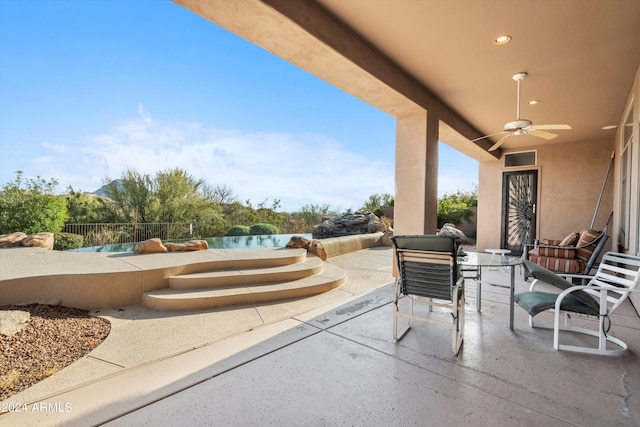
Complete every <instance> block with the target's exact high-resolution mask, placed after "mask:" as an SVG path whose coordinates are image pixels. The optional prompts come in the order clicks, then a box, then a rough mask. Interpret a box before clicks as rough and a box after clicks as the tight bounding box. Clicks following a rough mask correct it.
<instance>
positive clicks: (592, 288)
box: [555, 285, 640, 316]
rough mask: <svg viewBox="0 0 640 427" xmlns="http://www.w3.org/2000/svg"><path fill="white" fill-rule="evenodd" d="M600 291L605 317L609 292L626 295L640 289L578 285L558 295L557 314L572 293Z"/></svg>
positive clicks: (601, 311) (601, 306)
mask: <svg viewBox="0 0 640 427" xmlns="http://www.w3.org/2000/svg"><path fill="white" fill-rule="evenodd" d="M586 290H589V291H598V292H599V293H600V301H599V306H600V315H601V316H604V315H606V314H607V311H608V310H607V308H608V307H607V291H615V292H618V293H624V292H639V291H640V289H626V288H618V287H616V286H611V285H599V286H586V285H576V286H572V287H570V288H567V289H565V290H564V291H562V292H560V294H559V295H558V298H557V299H556V305H555V310H556V312H559V311H560V306H561V305H562V300H563V299H564V298H565V297H566V296H567V295H569V294H570V293H572V292H576V291H586Z"/></svg>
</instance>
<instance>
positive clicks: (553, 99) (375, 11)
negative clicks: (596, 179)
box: [318, 0, 640, 148]
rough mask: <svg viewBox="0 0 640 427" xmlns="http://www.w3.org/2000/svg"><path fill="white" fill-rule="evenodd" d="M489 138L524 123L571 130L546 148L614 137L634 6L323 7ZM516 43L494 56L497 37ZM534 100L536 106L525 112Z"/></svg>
mask: <svg viewBox="0 0 640 427" xmlns="http://www.w3.org/2000/svg"><path fill="white" fill-rule="evenodd" d="M318 3H320V4H321V5H322V6H323V7H325V8H326V9H327V10H328V11H329V12H330V13H331V14H333V15H335V16H336V17H337V18H338V19H339V20H341V21H343V22H344V23H345V24H347V25H348V26H350V27H351V28H352V29H353V30H354V31H355V32H357V33H358V34H359V35H360V36H361V37H362V38H364V39H366V40H367V41H368V42H369V43H371V44H373V45H374V46H375V47H377V48H378V49H379V50H380V51H381V52H382V53H383V54H385V55H386V56H388V57H389V58H390V59H391V60H392V61H394V62H396V63H397V64H399V66H400V67H402V68H404V69H405V70H406V71H407V72H408V73H410V74H411V75H412V76H413V77H414V78H416V79H417V80H419V81H420V82H421V83H422V84H424V85H425V86H427V87H428V88H429V89H430V90H431V91H433V92H434V93H435V94H436V95H437V96H438V97H439V98H440V99H441V100H442V101H444V102H445V103H446V104H448V105H449V106H450V107H452V108H453V109H454V110H456V111H457V112H459V113H460V114H461V115H462V116H463V117H465V118H466V119H467V120H468V121H469V122H470V123H471V124H472V125H473V126H475V127H476V128H477V129H478V130H479V131H480V132H482V133H484V134H492V133H496V132H499V131H501V130H502V129H503V126H504V124H505V123H506V122H508V121H511V120H515V118H516V82H515V81H514V80H513V79H512V76H513V74H515V73H517V72H521V71H524V72H527V73H528V76H527V77H526V78H525V79H524V81H523V82H522V88H521V93H522V100H521V114H520V115H521V117H522V118H527V119H530V120H532V121H533V123H534V125H535V124H556V123H567V124H569V125H571V126H572V128H573V129H572V130H569V131H557V133H558V135H559V136H558V137H557V138H556V139H554V140H551V141H550V142H547V141H545V140H544V139H541V138H535V137H533V136H519V137H513V138H510V139H509V140H508V142H506V143H505V147H510V148H516V147H519V146H527V145H532V144H545V143H560V142H568V141H582V140H590V139H599V138H603V137H613V135H614V134H615V130H607V131H605V130H602V129H601V128H602V127H603V126H605V125H612V124H618V121H619V120H620V118H621V117H622V115H623V113H624V111H623V110H624V108H625V104H626V102H627V98H628V96H629V93H630V90H631V87H632V84H633V79H634V76H635V74H636V72H637V70H638V67H639V65H640V1H638V0H607V1H603V0H538V1H531V0H528V1H517V0H483V1H476V0H394V1H390V0H348V1H344V0H318ZM502 34H509V35H511V37H512V40H511V42H510V43H508V44H506V45H504V46H494V45H493V43H492V41H493V40H494V39H495V38H496V37H497V36H499V35H502ZM532 99H537V100H540V103H539V104H538V105H533V106H532V105H528V104H527V102H528V101H529V100H532Z"/></svg>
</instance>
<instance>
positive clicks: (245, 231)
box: [227, 225, 251, 236]
mask: <svg viewBox="0 0 640 427" xmlns="http://www.w3.org/2000/svg"><path fill="white" fill-rule="evenodd" d="M250 234H251V229H250V228H249V227H248V226H246V225H236V226H235V227H231V228H230V229H229V231H227V236H249V235H250Z"/></svg>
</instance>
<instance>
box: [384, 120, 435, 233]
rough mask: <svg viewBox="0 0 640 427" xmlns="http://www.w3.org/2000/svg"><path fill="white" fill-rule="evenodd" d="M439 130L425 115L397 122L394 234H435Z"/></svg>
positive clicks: (433, 121)
mask: <svg viewBox="0 0 640 427" xmlns="http://www.w3.org/2000/svg"><path fill="white" fill-rule="evenodd" d="M438 127H439V120H438V118H437V117H436V116H435V115H431V117H429V115H428V114H427V112H426V111H425V112H424V113H420V114H414V115H411V116H406V117H399V118H398V119H397V121H396V173H395V183H396V184H395V185H396V188H395V209H394V233H395V234H433V233H435V232H436V228H437V220H438Z"/></svg>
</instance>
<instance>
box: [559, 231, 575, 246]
mask: <svg viewBox="0 0 640 427" xmlns="http://www.w3.org/2000/svg"><path fill="white" fill-rule="evenodd" d="M579 238H580V233H571V234H569V235H568V236H567V237H565V238H564V239H562V241H561V242H560V245H559V246H575V245H576V243H578V239H579Z"/></svg>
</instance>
